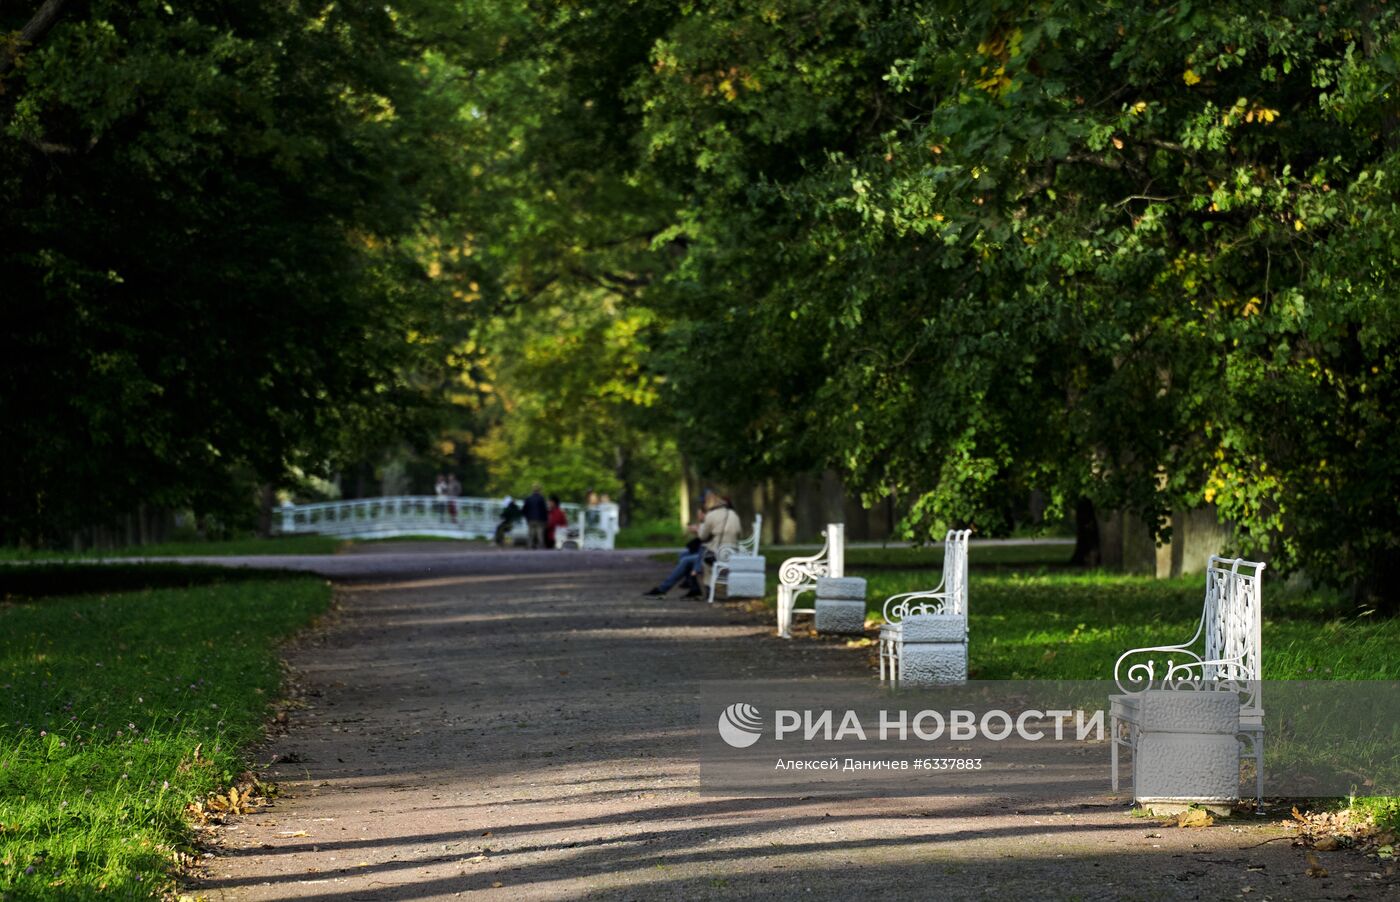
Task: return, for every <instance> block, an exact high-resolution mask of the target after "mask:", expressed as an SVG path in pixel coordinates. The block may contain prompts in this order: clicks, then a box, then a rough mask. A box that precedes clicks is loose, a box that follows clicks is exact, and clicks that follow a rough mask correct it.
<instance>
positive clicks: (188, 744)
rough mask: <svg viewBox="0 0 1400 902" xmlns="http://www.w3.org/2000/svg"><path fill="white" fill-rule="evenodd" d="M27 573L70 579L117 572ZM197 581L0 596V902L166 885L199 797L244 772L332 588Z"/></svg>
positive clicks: (122, 581) (147, 890)
mask: <svg viewBox="0 0 1400 902" xmlns="http://www.w3.org/2000/svg"><path fill="white" fill-rule="evenodd" d="M6 569H9V568H6ZM24 569H27V570H40V569H42V570H43V571H44V576H45V577H46V578H47V579H48V580H50V581H52V580H54V579H58V580H59V583H60V584H61V583H62V577H61V574H62V573H64V572H66V571H68V570H77V571H79V574H78V575H79V576H80V577H82V578H85V579H89V580H90V579H92V578H93V577H92V574H93V573H94V572H99V573H100V572H101V571H103V570H106V569H107V568H97V567H91V566H86V567H81V568H49V567H44V568H37V567H36V568H24ZM135 570H136V568H118V575H119V578H118V580H117V582H118V584H119V585H123V586H126V585H129V584H131V583H134V582H136V581H137V579H136V574H135V573H134V572H133V571H135ZM174 571H175V568H166V569H161V568H156V569H155V570H154V571H153V572H154V573H155V574H156V576H155V578H154V579H152V580H151V581H152V582H156V583H160V582H162V581H164V582H167V583H168V582H171V581H178V578H177V577H176V576H175V575H174ZM123 573H124V574H125V575H121V574H123ZM185 579H186V580H188V581H190V582H193V583H194V584H193V585H185V586H178V587H165V588H156V589H136V590H129V591H121V592H116V593H114V594H91V595H80V596H57V597H48V598H43V599H38V600H34V599H31V600H25V601H22V602H20V603H14V602H6V603H3V604H0V898H25V899H31V898H40V899H45V898H65V899H85V898H91V897H93V896H96V895H98V894H102V895H111V896H118V897H122V898H127V897H149V896H152V895H158V894H161V893H163V892H168V891H169V890H171V889H173V887H174V877H173V872H172V864H173V860H174V853H175V851H176V850H177V849H179V848H180V847H181V846H182V845H183V844H185V843H186V842H187V840H188V837H189V833H188V827H187V825H186V820H185V816H184V810H185V807H186V805H188V804H189V803H190V802H192V801H194V800H196V799H202V798H203V797H204V796H205V795H206V794H207V793H209V792H211V791H214V790H217V789H221V788H224V787H227V786H228V785H229V784H230V783H231V782H232V781H233V780H234V778H235V777H236V776H237V775H238V774H239V773H240V772H241V771H243V770H244V768H245V766H246V762H245V761H244V759H243V758H242V756H241V752H242V750H243V749H245V748H246V747H247V745H248V744H249V743H251V742H253V741H254V740H256V739H257V738H258V737H259V736H261V734H262V730H263V724H264V721H265V719H266V717H267V716H268V713H269V706H270V704H271V703H272V702H273V701H274V700H275V699H276V698H277V696H278V688H279V685H280V682H281V678H282V673H281V668H280V665H279V663H278V655H277V646H278V644H279V643H280V642H281V641H282V640H283V639H285V638H286V637H288V636H290V635H291V634H292V633H294V632H295V631H296V630H297V629H299V628H301V627H303V626H305V625H306V624H307V623H309V622H310V621H311V620H312V619H313V618H314V617H315V616H316V615H318V614H320V613H321V612H322V611H324V610H325V609H326V607H327V605H328V603H329V600H330V586H329V585H328V584H327V583H326V582H324V581H323V580H320V579H316V578H311V577H297V578H287V577H277V576H275V575H274V577H273V578H253V577H250V576H249V575H248V574H242V575H241V576H240V577H239V578H234V579H227V580H215V578H214V577H213V576H212V575H211V574H208V573H205V572H203V571H195V573H194V575H188V574H187V575H186V577H185ZM211 580H212V581H211ZM11 588H13V586H11Z"/></svg>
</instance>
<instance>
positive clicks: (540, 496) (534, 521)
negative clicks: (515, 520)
mask: <svg viewBox="0 0 1400 902" xmlns="http://www.w3.org/2000/svg"><path fill="white" fill-rule="evenodd" d="M523 507H524V509H525V523H526V524H527V525H528V526H529V527H530V547H531V548H545V547H548V546H546V545H545V528H546V527H547V526H548V525H549V505H548V504H546V503H545V500H544V493H543V492H541V491H540V484H539V483H538V482H537V483H535V484H534V485H533V486H531V487H530V496H529V497H528V498H526V499H525V504H524V505H523Z"/></svg>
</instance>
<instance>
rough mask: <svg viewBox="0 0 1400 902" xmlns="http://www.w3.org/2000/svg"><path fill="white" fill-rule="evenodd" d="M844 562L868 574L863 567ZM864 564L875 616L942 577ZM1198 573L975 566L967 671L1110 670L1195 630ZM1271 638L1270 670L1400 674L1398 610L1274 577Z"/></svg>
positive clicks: (1335, 675)
mask: <svg viewBox="0 0 1400 902" xmlns="http://www.w3.org/2000/svg"><path fill="white" fill-rule="evenodd" d="M1006 550H1007V551H1011V550H1014V549H1006ZM847 572H848V573H850V574H851V575H861V574H860V571H859V569H858V568H852V567H848V568H847ZM864 575H865V576H866V578H867V579H868V580H869V597H870V599H871V601H870V603H869V606H868V608H869V611H870V613H871V614H872V615H879V614H880V611H881V607H882V606H883V602H884V599H885V598H887V597H889V596H890V595H893V594H895V593H897V592H907V591H911V590H914V589H919V588H932V586H933V584H934V583H936V582H937V576H936V575H935V574H933V573H930V572H928V571H898V570H896V571H884V572H880V571H876V572H871V573H867V574H864ZM1202 579H1203V578H1202V577H1200V576H1194V577H1183V578H1181V579H1173V580H1158V579H1151V578H1149V577H1144V576H1133V575H1127V574H1116V573H1105V572H1102V571H1060V572H1056V571H1049V570H1024V571H1019V572H1018V571H1014V570H1013V571H999V570H997V569H995V565H993V566H991V567H983V566H974V567H973V568H972V573H971V575H970V577H969V600H968V629H969V631H970V632H971V634H972V635H973V636H975V637H976V642H975V644H974V646H973V648H972V658H971V660H970V661H969V662H968V664H969V675H970V676H972V677H973V678H974V679H983V680H1019V679H1036V680H1040V679H1072V680H1101V679H1110V678H1111V677H1112V670H1113V662H1114V661H1115V660H1116V659H1117V658H1118V656H1119V655H1120V654H1122V653H1123V652H1124V651H1127V650H1128V649H1130V648H1138V647H1143V646H1148V645H1160V644H1167V643H1176V642H1184V641H1186V640H1187V639H1189V638H1191V635H1192V633H1194V632H1195V629H1196V624H1197V621H1199V620H1200V616H1201V599H1202V594H1203V592H1204V589H1203V582H1202ZM1263 643H1264V648H1265V649H1266V653H1265V655H1264V678H1265V679H1269V680H1309V679H1313V680H1316V679H1327V680H1335V679H1346V680H1393V679H1400V655H1397V654H1396V653H1395V649H1396V648H1400V620H1395V619H1376V618H1372V617H1357V616H1355V615H1354V614H1353V613H1352V612H1351V611H1350V610H1349V609H1348V608H1347V607H1346V606H1345V605H1344V604H1342V603H1340V602H1339V601H1338V600H1337V599H1336V598H1335V597H1334V596H1332V595H1330V594H1328V593H1320V592H1300V591H1295V590H1289V589H1286V588H1285V587H1283V586H1280V585H1272V586H1266V588H1265V608H1264V625H1263Z"/></svg>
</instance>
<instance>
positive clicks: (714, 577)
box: [710, 564, 720, 604]
mask: <svg viewBox="0 0 1400 902" xmlns="http://www.w3.org/2000/svg"><path fill="white" fill-rule="evenodd" d="M719 567H720V565H719V564H715V569H714V571H713V572H711V573H710V604H714V603H715V587H716V586H718V585H719V572H720V571H719Z"/></svg>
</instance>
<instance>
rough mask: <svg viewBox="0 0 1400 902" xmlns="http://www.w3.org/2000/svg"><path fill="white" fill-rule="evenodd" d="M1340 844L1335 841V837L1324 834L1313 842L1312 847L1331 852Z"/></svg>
mask: <svg viewBox="0 0 1400 902" xmlns="http://www.w3.org/2000/svg"><path fill="white" fill-rule="evenodd" d="M1340 845H1341V843H1339V842H1337V837H1335V836H1324V837H1322V838H1320V839H1318V840H1317V841H1316V842H1314V843H1313V848H1314V849H1317V850H1318V851H1319V852H1331V851H1333V850H1335V849H1336V848H1337V847H1338V846H1340Z"/></svg>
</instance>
